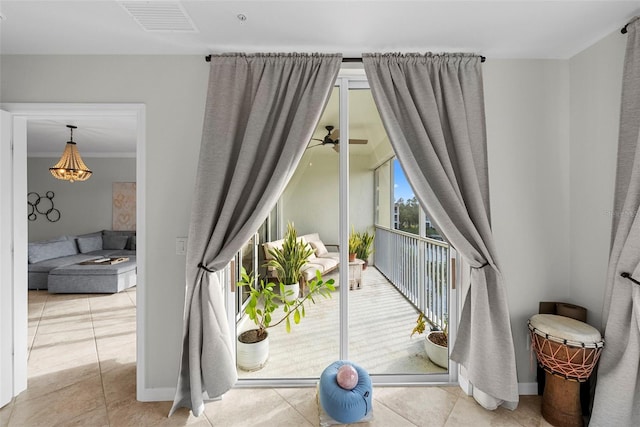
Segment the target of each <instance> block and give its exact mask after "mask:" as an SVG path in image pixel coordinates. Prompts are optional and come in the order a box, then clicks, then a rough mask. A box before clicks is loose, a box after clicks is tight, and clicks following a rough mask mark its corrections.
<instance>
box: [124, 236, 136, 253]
mask: <svg viewBox="0 0 640 427" xmlns="http://www.w3.org/2000/svg"><path fill="white" fill-rule="evenodd" d="M137 243H138V242H137V238H136V236H129V239H128V241H127V246H125V249H129V250H130V251H135V250H136V246H137Z"/></svg>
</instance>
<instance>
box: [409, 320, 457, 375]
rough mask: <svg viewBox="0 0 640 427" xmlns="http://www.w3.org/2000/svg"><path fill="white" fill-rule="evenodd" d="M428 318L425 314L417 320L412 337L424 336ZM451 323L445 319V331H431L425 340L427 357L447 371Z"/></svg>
mask: <svg viewBox="0 0 640 427" xmlns="http://www.w3.org/2000/svg"><path fill="white" fill-rule="evenodd" d="M426 323H427V318H426V317H425V316H424V314H422V313H420V314H419V315H418V319H417V320H416V326H415V327H414V328H413V331H412V332H411V336H413V335H414V334H422V333H424V332H425V330H426V326H427V325H426ZM448 325H449V323H448V322H447V318H446V317H445V319H444V329H443V330H442V331H439V330H431V331H430V332H429V333H428V334H427V336H426V337H425V340H424V349H425V351H426V352H427V356H428V357H429V359H431V361H432V362H433V363H435V364H436V365H438V366H440V367H442V368H445V369H447V368H448V367H449V348H448V347H449V335H448V333H447V329H448Z"/></svg>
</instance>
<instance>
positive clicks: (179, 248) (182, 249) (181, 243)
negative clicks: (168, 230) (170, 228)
mask: <svg viewBox="0 0 640 427" xmlns="http://www.w3.org/2000/svg"><path fill="white" fill-rule="evenodd" d="M186 253H187V238H186V237H176V255H185V254H186Z"/></svg>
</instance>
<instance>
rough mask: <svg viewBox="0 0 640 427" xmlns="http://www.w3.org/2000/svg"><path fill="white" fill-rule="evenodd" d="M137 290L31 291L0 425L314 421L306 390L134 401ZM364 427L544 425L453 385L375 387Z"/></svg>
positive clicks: (524, 409) (536, 400)
mask: <svg viewBox="0 0 640 427" xmlns="http://www.w3.org/2000/svg"><path fill="white" fill-rule="evenodd" d="M135 297H136V294H135V288H134V289H131V290H129V291H126V292H122V293H119V294H114V295H50V294H48V293H47V292H42V291H30V292H29V346H30V347H29V387H28V390H26V391H25V392H23V393H21V394H20V395H19V396H18V397H17V398H15V399H14V401H13V402H11V403H10V404H8V405H7V406H5V407H3V408H2V409H0V425H1V426H19V427H23V426H90V427H94V426H182V425H201V426H224V427H227V426H252V427H253V426H273V427H280V426H296V427H297V426H318V425H319V417H318V406H317V403H316V393H315V389H313V388H295V389H292V388H286V389H233V390H231V391H230V392H229V393H227V394H226V395H225V396H224V398H223V399H222V400H220V401H217V402H211V403H208V404H207V405H206V407H205V412H204V414H203V415H202V416H200V417H199V418H195V417H193V416H192V415H191V414H190V412H189V411H187V410H185V409H182V410H180V411H178V412H177V413H176V414H174V415H173V416H172V417H171V418H167V414H168V412H169V408H170V407H171V402H154V403H143V402H138V401H136V400H135V377H136V375H135V371H136V366H135V301H136V299H135ZM373 396H374V406H373V420H372V421H371V422H369V423H367V424H359V425H371V426H394V427H402V426H466V425H469V426H548V425H549V424H547V423H546V422H545V421H544V420H543V419H542V417H541V415H540V402H541V400H540V397H538V396H522V397H521V400H520V405H519V406H518V409H517V410H516V411H513V412H511V411H508V410H505V409H498V410H496V411H486V410H484V409H482V408H481V407H480V406H478V405H477V404H476V403H475V401H474V400H473V399H472V398H470V397H467V396H465V395H463V394H462V393H461V390H460V389H459V388H458V387H376V388H375V389H374V393H373Z"/></svg>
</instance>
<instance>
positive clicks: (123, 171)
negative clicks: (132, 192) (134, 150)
mask: <svg viewBox="0 0 640 427" xmlns="http://www.w3.org/2000/svg"><path fill="white" fill-rule="evenodd" d="M27 144H28V141H27ZM81 154H82V153H81ZM58 160H59V159H54V158H29V159H28V161H27V168H28V169H27V174H28V182H27V189H28V191H29V192H32V191H34V192H36V193H38V194H40V195H41V196H42V197H44V195H45V193H46V192H47V191H53V192H54V194H55V195H54V198H53V202H54V206H55V208H56V209H58V210H59V211H60V220H59V221H57V222H49V221H47V219H46V218H45V217H44V216H42V215H39V214H38V215H37V219H36V220H35V221H29V241H34V240H43V239H47V238H51V237H55V236H60V235H63V234H74V235H78V234H84V233H90V232H93V231H97V230H105V229H107V230H109V229H111V228H112V205H113V203H112V184H113V183H114V182H135V181H136V159H135V158H120V159H107V158H90V157H89V158H87V157H83V160H84V161H85V163H86V164H87V166H88V167H89V169H91V170H92V171H93V175H92V176H91V178H89V179H88V180H87V181H84V182H74V183H70V182H67V181H60V180H58V179H56V178H54V177H53V176H52V175H51V173H50V172H49V168H50V167H51V166H53V165H54V164H55V163H56V162H57V161H58ZM41 203H43V205H42V210H44V209H46V207H45V206H50V205H49V201H48V200H46V199H45V200H43V201H42V202H41Z"/></svg>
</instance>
